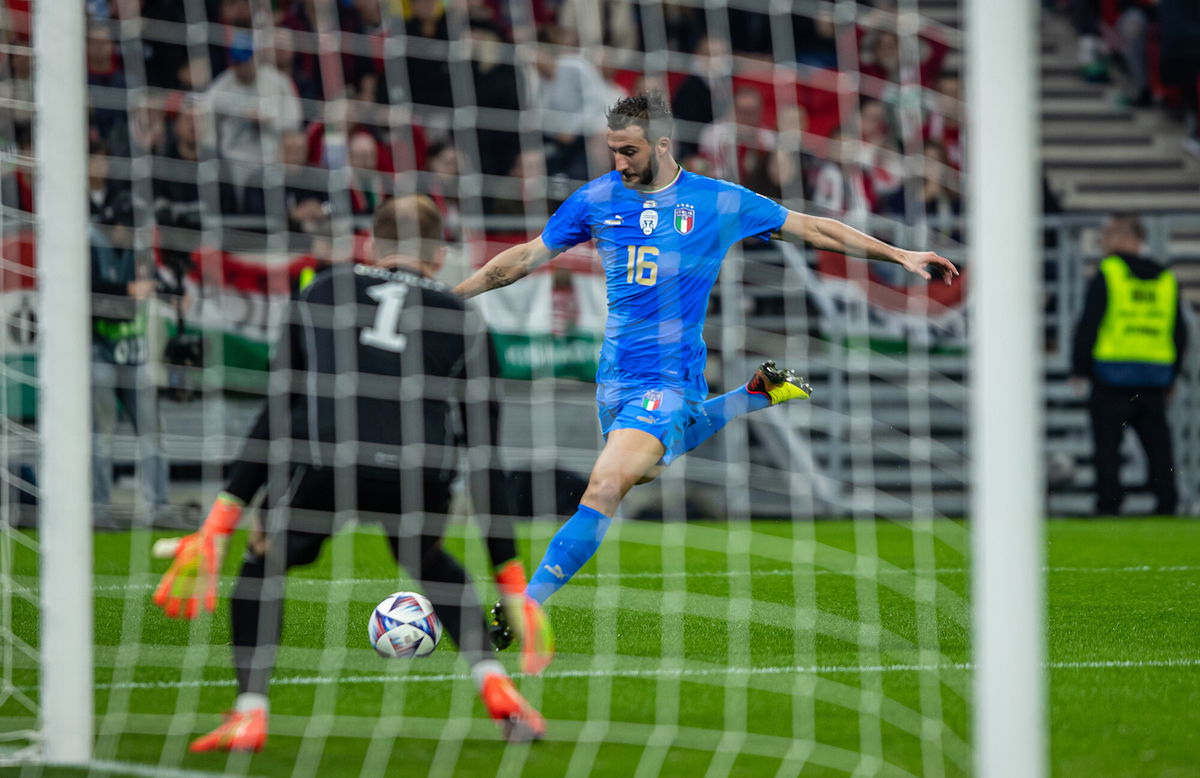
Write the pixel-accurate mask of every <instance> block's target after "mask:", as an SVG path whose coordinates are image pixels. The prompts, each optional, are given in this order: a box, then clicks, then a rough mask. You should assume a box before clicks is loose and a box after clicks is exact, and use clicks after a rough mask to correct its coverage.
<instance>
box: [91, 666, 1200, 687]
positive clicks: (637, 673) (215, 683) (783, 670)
mask: <svg viewBox="0 0 1200 778" xmlns="http://www.w3.org/2000/svg"><path fill="white" fill-rule="evenodd" d="M1046 667H1047V668H1049V669H1051V670H1114V669H1137V668H1149V667H1159V668H1163V667H1178V668H1191V667H1200V659H1147V660H1135V659H1107V660H1104V659H1100V660H1083V661H1074V662H1049V663H1047V664H1046ZM973 669H975V665H974V664H973V663H971V662H946V663H943V664H936V665H934V664H924V665H920V664H894V665H865V666H864V665H796V666H791V665H772V666H767V667H696V668H686V667H684V668H676V669H668V668H662V667H649V668H630V669H626V670H622V669H615V670H548V671H547V672H545V673H542V675H541V676H540V677H541V678H545V679H548V680H553V679H556V678H656V679H673V678H683V679H686V678H706V677H712V676H727V675H737V676H742V675H745V676H754V675H825V674H830V675H833V674H839V673H855V674H864V675H868V674H877V673H928V672H942V671H949V670H973ZM516 677H518V678H523V677H526V676H524V675H523V674H520V673H518V674H517V675H516ZM470 678H471V676H470V675H468V674H466V673H429V674H414V675H401V674H387V675H349V676H345V677H343V678H333V677H329V676H318V675H306V676H285V677H282V678H274V679H272V680H271V685H272V686H332V685H337V684H379V683H388V682H394V681H400V682H402V683H446V682H450V681H465V680H469V679H470ZM234 685H236V682H235V681H234V680H233V679H232V678H230V679H227V680H216V679H213V680H195V681H123V682H121V683H115V684H114V683H98V684H96V686H95V688H96V689H97V690H126V689H147V690H157V689H192V688H215V687H223V686H234Z"/></svg>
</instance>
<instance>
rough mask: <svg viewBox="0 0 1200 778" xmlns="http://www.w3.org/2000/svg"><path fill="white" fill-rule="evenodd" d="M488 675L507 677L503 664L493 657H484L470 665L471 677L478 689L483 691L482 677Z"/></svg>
mask: <svg viewBox="0 0 1200 778" xmlns="http://www.w3.org/2000/svg"><path fill="white" fill-rule="evenodd" d="M489 675H503V676H505V677H506V678H507V677H508V673H506V672H504V665H502V664H500V663H499V662H498V661H496V660H495V659H484V660H481V661H479V662H476V663H475V664H473V665H471V678H472V679H474V681H475V686H476V688H478V689H479V691H481V692H482V691H483V679H484V678H487V677H488V676H489Z"/></svg>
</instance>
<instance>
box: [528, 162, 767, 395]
mask: <svg viewBox="0 0 1200 778" xmlns="http://www.w3.org/2000/svg"><path fill="white" fill-rule="evenodd" d="M787 213H788V211H787V209H786V208H784V207H783V206H781V205H779V204H778V203H776V202H774V201H773V200H769V199H767V198H766V197H763V196H762V195H759V194H755V193H754V192H751V191H750V190H749V189H746V188H745V187H742V186H738V185H737V184H731V183H729V182H728V181H718V180H717V179H714V178H708V177H707V176H701V175H697V174H696V173H689V172H687V171H686V170H684V171H681V172H680V174H679V176H678V177H677V178H676V179H675V181H674V182H673V183H671V184H669V185H668V186H666V187H665V188H663V189H659V190H656V191H654V192H639V191H637V190H634V189H630V188H629V187H627V186H625V185H624V184H623V183H621V176H620V174H619V173H617V172H616V171H613V172H611V173H609V174H608V175H605V176H601V177H600V178H597V179H594V180H592V181H590V182H588V183H587V184H585V185H584V186H582V187H580V188H579V189H578V190H576V191H575V193H574V194H572V195H571V196H570V197H569V198H567V200H566V202H564V203H563V204H562V205H561V206H560V207H559V208H558V210H557V211H555V212H554V215H553V216H551V217H550V221H549V222H548V223H547V224H546V228H545V230H543V232H542V241H543V242H544V243H545V244H546V246H547V247H548V248H550V249H552V250H554V251H564V250H566V249H568V248H570V247H571V246H574V245H576V244H578V243H583V242H584V241H586V240H589V239H592V238H594V239H595V241H596V249H597V251H598V252H599V253H600V258H601V260H602V262H603V263H604V275H605V278H606V281H607V286H608V323H607V326H606V327H605V332H604V345H603V347H602V348H601V351H600V369H599V371H598V372H597V374H596V381H597V382H599V383H621V384H640V383H657V384H662V385H666V386H677V387H680V388H686V389H693V390H698V391H701V392H707V390H708V386H707V384H706V383H705V381H704V364H705V361H706V359H707V356H708V350H707V348H706V347H705V345H704V338H703V337H702V333H703V329H704V314H705V312H706V311H707V309H708V295H709V292H710V291H711V290H712V286H713V283H714V282H715V281H716V280H717V273H718V272H720V270H721V262H722V261H723V260H724V259H725V254H726V252H728V251H729V248H730V247H731V246H732V245H733V244H734V243H737V242H738V241H740V240H743V239H745V238H750V237H757V238H760V239H762V240H769V239H770V235H771V233H773V232H775V231H776V230H778V229H779V228H780V227H782V226H783V222H784V220H785V219H786V218H787Z"/></svg>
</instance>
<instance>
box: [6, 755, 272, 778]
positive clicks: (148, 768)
mask: <svg viewBox="0 0 1200 778" xmlns="http://www.w3.org/2000/svg"><path fill="white" fill-rule="evenodd" d="M29 763H30V764H37V765H40V766H43V767H71V768H74V769H76V770H84V769H86V770H89V771H91V770H99V771H102V772H109V773H116V774H118V775H133V776H137V778H142V776H144V777H145V778H220V777H221V776H223V775H225V773H223V772H222V773H210V772H207V771H204V770H184V769H182V768H179V767H165V766H163V765H157V764H142V763H140V762H118V761H113V760H109V759H93V760H92V761H90V762H84V763H83V764H66V763H62V764H59V763H57V762H41V761H37V760H32V761H31V762H29ZM251 778H253V777H251Z"/></svg>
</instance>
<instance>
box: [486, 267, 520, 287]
mask: <svg viewBox="0 0 1200 778" xmlns="http://www.w3.org/2000/svg"><path fill="white" fill-rule="evenodd" d="M483 277H484V280H486V281H487V285H488V288H489V289H495V288H496V287H500V286H508V285H509V284H511V283H512V282H513V281H515V280H516V279H513V278H509V277H508V273H506V272H505V271H504V270H503V269H502V268H498V267H490V268H488V269H487V271H485V273H484V276H483Z"/></svg>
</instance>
